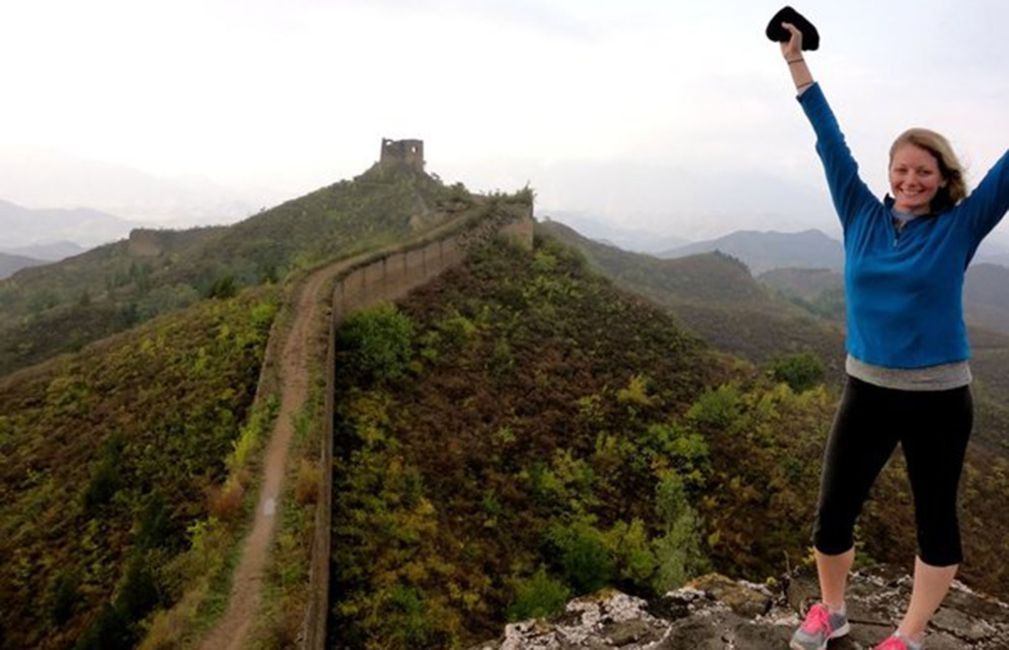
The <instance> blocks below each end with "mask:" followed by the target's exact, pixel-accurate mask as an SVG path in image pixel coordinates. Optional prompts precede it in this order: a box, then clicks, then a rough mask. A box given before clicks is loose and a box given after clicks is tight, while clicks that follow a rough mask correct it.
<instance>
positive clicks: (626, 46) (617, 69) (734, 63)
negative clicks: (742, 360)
mask: <svg viewBox="0 0 1009 650" xmlns="http://www.w3.org/2000/svg"><path fill="white" fill-rule="evenodd" d="M780 6H781V1H780V0H778V1H776V2H765V1H759V0H758V1H754V0H745V1H744V0H728V1H723V2H698V1H697V0H693V1H691V2H680V1H677V0H663V1H661V2H659V1H652V0H622V1H620V2H617V1H615V0H613V1H607V2H602V1H592V0H549V1H543V2H532V1H527V0H486V1H462V0H443V1H423V0H418V1H416V2H410V1H407V0H360V1H358V0H345V1H341V0H329V1H326V0H284V1H282V2H281V1H266V0H234V1H232V0H197V1H192V0H171V1H160V0H159V1H145V0H129V1H118V0H89V1H88V2H79V1H71V0H32V1H25V0H0V25H3V28H4V29H3V32H4V34H3V38H2V39H0V58H2V60H3V61H5V62H7V65H6V66H5V75H4V83H5V85H6V87H5V88H4V91H5V92H4V96H5V101H4V102H2V105H0V154H3V153H4V152H6V153H7V155H8V157H9V156H10V155H11V153H10V152H18V151H26V150H35V149H39V148H42V149H49V150H55V151H57V152H60V153H61V154H67V155H70V156H74V157H77V158H83V159H93V160H99V161H104V162H108V163H116V164H122V165H127V166H130V167H133V168H136V169H140V170H143V171H146V172H150V173H153V174H157V175H162V176H197V177H205V178H207V179H210V180H212V181H214V182H216V183H219V184H221V185H224V186H227V187H230V188H235V190H236V192H237V193H238V194H241V192H248V191H249V190H250V189H251V188H259V189H261V190H264V191H266V192H267V193H269V192H275V193H276V195H277V196H284V197H288V196H295V195H298V194H301V193H303V192H305V191H308V190H310V189H314V188H315V187H318V186H321V185H324V184H328V183H330V182H333V181H336V180H339V179H342V178H349V177H352V176H354V175H356V174H358V173H360V172H361V171H363V170H364V169H365V168H367V167H368V166H369V165H370V164H371V163H372V162H373V161H375V160H376V159H377V158H378V152H379V143H380V139H381V138H382V137H392V138H421V139H423V140H424V141H425V148H426V154H427V163H428V170H429V171H432V172H435V173H437V174H439V175H440V176H441V177H442V178H443V179H444V180H446V181H449V182H454V181H456V180H461V181H463V182H464V183H466V185H467V186H469V187H470V188H471V189H476V190H491V189H503V190H511V189H516V188H519V187H522V186H523V185H525V184H526V183H527V182H528V183H530V184H531V185H532V187H533V188H534V189H535V190H536V191H537V194H538V197H539V198H538V211H539V213H540V214H549V213H550V212H551V211H557V210H563V211H577V212H586V213H591V214H595V215H599V216H601V217H604V218H606V219H607V220H611V221H613V222H621V223H624V224H625V225H628V226H636V227H645V228H649V229H652V230H656V231H662V232H683V233H684V234H688V235H694V236H699V235H707V234H717V233H720V232H724V231H727V230H729V229H731V228H734V227H742V226H746V227H755V228H774V227H778V228H782V229H798V228H800V227H821V228H823V229H825V230H830V228H832V227H833V217H832V214H831V212H830V205H829V202H828V199H827V194H826V190H825V187H824V182H823V180H822V175H821V172H820V169H819V166H818V160H817V159H816V157H815V153H814V151H813V138H812V133H811V130H810V128H809V127H808V125H807V124H806V123H805V119H804V117H803V116H802V113H801V110H800V108H799V106H798V104H797V103H796V102H795V100H794V92H793V89H792V87H791V82H790V80H789V77H788V73H787V70H786V67H785V65H784V64H783V62H782V60H781V56H780V53H779V50H778V47H777V45H775V44H772V43H770V42H769V41H768V40H767V39H766V38H765V37H764V35H763V30H764V27H765V25H766V23H767V20H768V19H769V18H770V16H771V15H772V14H773V13H774V12H775V11H776V10H777V9H778V8H779V7H780ZM793 6H795V7H796V8H797V9H799V10H800V11H802V12H803V13H804V14H806V15H807V16H808V17H809V18H810V19H811V20H812V21H813V22H814V23H815V24H816V25H817V26H818V28H819V30H820V34H821V47H820V50H819V51H817V52H813V53H808V54H807V56H808V60H809V61H810V64H811V68H812V70H813V73H814V75H815V76H816V78H817V79H818V80H819V81H820V82H821V83H822V85H823V87H824V90H825V92H826V93H827V96H828V98H829V99H830V100H831V103H832V105H833V106H834V109H835V112H836V113H837V114H838V116H839V118H840V121H841V124H842V127H843V128H844V130H845V132H846V134H847V136H848V139H849V143H850V144H851V146H852V149H853V150H854V151H855V154H856V157H857V158H858V160H859V162H860V164H861V167H862V169H863V175H864V177H865V178H866V180H867V181H868V183H869V185H870V187H871V188H872V189H873V190H874V191H876V192H877V193H882V192H884V191H885V190H886V185H885V183H886V177H885V164H886V159H885V156H886V151H887V149H888V147H889V143H890V141H891V140H892V138H893V137H894V136H895V135H896V134H897V133H899V132H900V131H902V130H903V129H905V128H907V127H908V126H912V125H920V126H929V127H931V128H934V129H937V130H939V131H942V132H944V133H946V134H947V135H948V136H949V137H950V139H951V141H952V142H953V144H954V147H955V148H956V149H957V150H958V151H959V152H960V153H961V155H962V157H963V158H964V160H965V161H966V162H967V163H968V166H969V171H970V178H971V180H972V184H976V182H977V181H978V180H979V179H980V177H981V176H982V175H983V173H984V172H985V171H986V170H987V169H988V167H989V166H990V165H991V164H992V163H993V162H994V161H995V160H996V159H997V158H998V156H999V155H1001V153H1002V152H1003V151H1004V150H1005V149H1006V147H1007V146H1009V57H1006V56H1005V54H1004V49H1005V47H1004V46H1005V32H1006V26H1007V25H1009V3H1006V2H1001V1H997V0H988V1H981V0H973V1H971V0H968V1H965V2H961V3H955V4H954V3H951V2H936V1H932V0H917V1H910V0H890V1H887V2H879V1H878V0H873V1H871V2H870V1H868V0H854V1H849V2H845V3H840V2H806V3H799V4H797V5H793ZM954 7H955V8H954ZM0 198H10V197H3V196H0ZM236 198H239V197H238V196H237V195H236ZM1000 230H1001V231H1003V232H1006V231H1007V228H1006V227H1005V225H1003V226H1002V227H1001V228H1000Z"/></svg>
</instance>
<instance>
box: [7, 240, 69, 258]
mask: <svg viewBox="0 0 1009 650" xmlns="http://www.w3.org/2000/svg"><path fill="white" fill-rule="evenodd" d="M86 250H87V248H85V247H84V246H81V245H80V244H76V243H74V242H72V241H66V240H64V241H54V242H48V243H40V244H32V245H31V246H18V247H16V248H4V249H2V250H0V253H8V254H10V255H21V256H24V257H31V258H33V259H36V260H42V261H44V262H58V261H60V260H63V259H66V258H68V257H73V256H74V255H80V254H81V253H83V252H84V251H86Z"/></svg>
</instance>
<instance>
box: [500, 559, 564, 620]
mask: <svg viewBox="0 0 1009 650" xmlns="http://www.w3.org/2000/svg"><path fill="white" fill-rule="evenodd" d="M512 584H513V588H514V590H515V598H514V600H513V601H512V604H511V605H509V606H508V612H507V614H508V620H509V621H521V620H524V619H527V618H542V617H547V616H551V615H553V614H556V613H558V612H560V611H562V610H563V609H564V605H565V604H566V603H567V602H568V598H570V597H571V591H570V590H569V589H568V588H567V587H565V586H564V583H562V582H560V581H559V580H555V579H553V578H551V577H550V576H549V575H547V572H546V569H544V568H543V567H540V569H539V570H538V571H537V572H536V573H534V574H533V575H532V576H531V577H529V578H516V579H515V580H513V582H512Z"/></svg>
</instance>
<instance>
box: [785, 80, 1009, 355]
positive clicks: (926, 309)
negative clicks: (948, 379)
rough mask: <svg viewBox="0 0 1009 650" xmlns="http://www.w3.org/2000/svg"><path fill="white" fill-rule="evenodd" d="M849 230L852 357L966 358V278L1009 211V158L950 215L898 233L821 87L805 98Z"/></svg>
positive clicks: (920, 221) (922, 221) (847, 259)
mask: <svg viewBox="0 0 1009 650" xmlns="http://www.w3.org/2000/svg"><path fill="white" fill-rule="evenodd" d="M799 103H800V104H801V105H802V108H803V110H804V111H805V113H806V116H807V117H808V118H809V121H810V122H811V123H812V124H813V130H814V131H815V132H816V151H817V153H818V154H819V156H820V160H822V161H823V167H824V170H825V171H826V173H827V185H828V186H829V188H830V195H831V198H832V199H833V201H834V208H835V209H836V210H837V215H838V217H840V219H841V226H842V228H843V230H844V260H845V265H844V290H845V300H846V302H847V323H848V336H847V349H848V353H849V354H851V355H852V356H853V357H855V358H856V359H859V360H860V361H863V362H865V363H871V364H874V365H878V366H886V367H890V368H923V367H926V366H934V365H938V364H942V363H951V362H954V361H963V360H965V359H967V358H969V357H970V346H969V345H968V343H967V328H966V326H965V325H964V320H963V278H964V272H965V271H966V270H967V265H968V264H969V263H970V260H971V258H972V257H973V256H974V252H975V251H976V250H977V247H978V245H979V244H980V243H981V240H982V239H983V238H984V237H985V235H987V234H988V233H989V232H991V230H992V228H994V227H995V225H996V224H998V222H999V221H1000V220H1001V219H1002V216H1003V215H1004V214H1005V212H1006V210H1007V209H1009V152H1006V153H1005V154H1003V156H1002V157H1001V158H1000V159H999V161H998V162H997V163H995V166H994V167H992V168H991V170H990V171H989V172H988V174H987V175H985V177H984V179H983V180H982V181H981V182H980V183H979V184H978V186H977V189H975V190H974V192H973V193H971V195H970V196H969V197H967V198H966V199H964V200H963V201H961V202H960V203H959V204H958V205H956V206H955V207H953V208H950V209H949V210H947V211H946V212H943V213H940V214H936V215H928V216H923V217H919V218H917V219H913V220H912V221H911V222H910V223H908V224H907V226H906V227H904V228H903V230H901V231H900V232H897V230H896V229H895V228H894V225H893V219H892V213H891V207H892V205H893V199H892V198H890V197H889V196H887V197H886V198H885V199H884V200H883V201H880V200H879V199H877V198H876V197H875V196H873V194H872V192H870V191H869V188H868V187H866V185H865V183H864V182H863V181H862V179H861V178H859V175H858V164H857V163H856V162H855V159H854V158H853V157H852V155H851V151H850V150H849V149H848V146H847V144H845V141H844V135H842V133H841V129H840V127H839V126H838V124H837V119H836V118H835V117H834V113H833V112H832V111H831V110H830V106H829V105H828V104H827V100H826V98H825V97H824V95H823V91H822V90H821V89H820V86H819V84H813V86H811V87H810V88H807V89H806V91H805V92H804V93H802V95H800V96H799Z"/></svg>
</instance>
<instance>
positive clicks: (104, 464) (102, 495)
mask: <svg viewBox="0 0 1009 650" xmlns="http://www.w3.org/2000/svg"><path fill="white" fill-rule="evenodd" d="M125 444H126V443H125V440H124V439H123V436H121V435H118V434H114V435H112V436H109V437H108V438H107V439H106V440H105V442H104V443H102V447H101V451H100V452H99V455H98V460H97V462H96V463H95V465H94V467H93V469H92V470H91V480H90V481H89V482H88V486H87V488H85V490H84V509H85V511H87V512H88V513H94V511H95V510H96V509H97V508H98V507H100V506H102V505H105V504H106V503H108V502H109V501H110V500H111V499H112V495H114V494H115V493H116V492H117V491H119V488H120V487H121V486H122V482H123V478H122V464H123V447H125Z"/></svg>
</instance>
